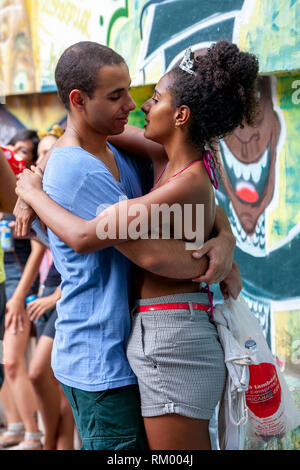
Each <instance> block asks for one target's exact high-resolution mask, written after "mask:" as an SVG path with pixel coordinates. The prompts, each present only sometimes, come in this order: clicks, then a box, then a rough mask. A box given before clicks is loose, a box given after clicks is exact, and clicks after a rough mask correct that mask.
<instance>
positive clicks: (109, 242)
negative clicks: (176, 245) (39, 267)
mask: <svg viewBox="0 0 300 470" xmlns="http://www.w3.org/2000/svg"><path fill="white" fill-rule="evenodd" d="M179 180H180V181H179ZM17 194H18V195H19V196H20V197H21V198H22V199H24V200H25V202H27V203H28V204H29V205H30V206H31V207H32V208H33V210H34V211H35V212H36V214H37V215H38V217H39V218H40V219H41V220H42V221H43V222H44V223H45V225H46V226H47V227H48V228H50V230H52V231H53V232H54V233H55V234H56V235H57V236H58V237H59V238H60V239H61V240H62V241H63V242H64V243H66V244H67V245H68V246H70V247H71V248H72V249H73V250H74V251H76V252H78V253H91V252H94V251H97V250H100V249H103V248H107V247H110V246H115V245H118V244H120V243H124V242H125V241H127V240H130V239H133V240H136V239H138V238H149V232H150V230H151V233H153V229H154V230H157V231H159V228H160V226H159V218H158V216H157V211H158V209H159V206H160V205H162V204H164V207H166V208H167V210H168V208H172V207H174V206H173V205H174V204H176V205H177V208H178V209H180V208H181V206H183V205H184V204H185V203H188V204H191V206H192V207H193V209H194V206H195V205H196V204H194V203H196V202H197V200H196V195H197V197H199V182H198V179H197V178H195V177H193V176H192V177H190V176H189V175H185V177H180V176H179V177H178V179H177V181H175V180H174V181H172V182H170V183H169V184H168V185H164V186H162V187H161V188H158V189H156V190H155V191H153V192H152V193H148V194H146V195H145V196H142V197H139V198H135V199H130V200H125V201H121V202H119V203H117V204H114V205H112V206H110V207H109V208H107V209H105V210H104V211H103V212H102V213H101V214H100V215H98V216H97V217H96V218H94V219H92V220H86V219H82V218H80V217H78V216H76V215H74V214H72V213H71V212H69V211H67V210H66V209H64V208H63V207H61V206H59V205H58V204H57V203H56V202H54V201H53V200H52V199H51V198H50V197H48V196H47V194H46V193H45V192H44V191H43V190H42V173H41V172H39V170H37V169H36V170H35V173H33V172H31V171H30V170H25V171H24V173H23V175H22V177H21V178H20V180H19V181H18V184H17ZM195 194H196V195H195ZM193 198H194V200H193ZM169 217H170V214H169ZM137 220H138V222H137ZM190 222H191V221H190ZM201 222H202V221H201ZM137 225H139V227H140V230H137ZM137 232H138V233H137ZM171 237H172V236H169V238H171ZM156 238H159V236H157V237H156ZM177 238H183V237H177Z"/></svg>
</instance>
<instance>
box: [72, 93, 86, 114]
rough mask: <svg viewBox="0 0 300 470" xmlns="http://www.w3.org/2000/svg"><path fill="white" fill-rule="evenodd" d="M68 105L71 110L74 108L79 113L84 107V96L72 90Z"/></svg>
mask: <svg viewBox="0 0 300 470" xmlns="http://www.w3.org/2000/svg"><path fill="white" fill-rule="evenodd" d="M69 100H70V105H71V107H73V108H76V109H77V110H78V111H81V110H82V108H83V106H84V96H83V93H82V91H80V90H72V91H71V93H70V95H69Z"/></svg>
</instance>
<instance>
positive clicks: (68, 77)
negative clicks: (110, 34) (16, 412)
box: [15, 42, 234, 450]
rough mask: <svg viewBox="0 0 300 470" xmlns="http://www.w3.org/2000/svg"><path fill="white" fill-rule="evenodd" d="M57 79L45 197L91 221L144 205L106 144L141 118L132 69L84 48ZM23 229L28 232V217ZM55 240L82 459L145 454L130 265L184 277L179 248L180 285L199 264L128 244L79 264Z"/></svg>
mask: <svg viewBox="0 0 300 470" xmlns="http://www.w3.org/2000/svg"><path fill="white" fill-rule="evenodd" d="M55 77H56V83H57V88H58V93H59V95H60V97H61V99H62V101H63V103H64V105H65V107H66V108H67V110H68V122H67V128H66V131H65V134H64V135H63V137H62V138H61V139H60V140H59V142H58V144H57V146H56V149H55V150H54V151H53V152H52V155H51V158H50V160H49V162H48V164H47V168H46V171H45V174H44V180H43V187H44V190H45V191H46V192H47V193H48V195H49V196H50V197H51V198H52V199H53V200H55V201H56V202H58V203H59V204H60V205H61V206H63V207H65V208H67V209H68V210H69V211H71V212H73V213H74V214H76V215H79V216H81V217H83V218H85V219H92V218H94V217H95V215H96V213H97V210H98V208H99V206H101V205H102V204H109V205H110V204H114V203H116V202H118V201H119V198H120V197H124V196H126V197H128V198H133V197H139V196H140V195H142V188H141V185H140V180H139V175H138V173H137V171H136V167H135V164H134V163H133V162H132V160H131V159H130V158H129V156H128V155H126V154H124V153H120V152H119V151H117V150H116V149H115V148H114V147H113V146H109V145H108V144H107V138H108V136H109V135H117V134H120V133H121V132H123V130H124V126H125V125H126V123H127V120H128V115H129V113H130V111H131V110H133V109H134V108H135V104H134V102H133V101H132V98H131V97H130V94H129V86H130V77H129V72H128V68H127V66H126V64H125V62H124V60H123V58H122V57H120V56H119V55H118V54H117V53H115V52H114V51H112V50H111V49H109V48H107V47H105V46H101V45H99V44H97V43H91V42H82V43H78V44H75V45H73V46H71V47H70V48H68V49H67V50H66V51H65V52H64V53H63V54H62V56H61V58H60V59H59V61H58V64H57V67H56V73H55ZM18 213H19V211H18V210H17V211H16V212H15V214H16V215H18ZM223 217H224V216H223V215H222V214H219V217H218V219H217V225H218V224H219V226H220V227H222V226H223V225H226V223H227V224H228V222H227V221H226V220H224V219H223ZM17 222H18V223H19V228H18V230H20V232H22V211H21V216H20V217H19V219H18V221H17ZM20 226H21V227H20ZM217 228H218V227H217ZM65 229H66V230H72V227H65ZM229 230H230V229H229ZM228 239H230V241H229V243H228V248H229V249H228V251H230V253H229V254H228V256H227V257H226V259H225V257H224V256H221V258H222V260H224V261H225V262H224V263H223V264H222V266H223V267H222V269H221V273H219V274H218V275H217V276H221V277H220V280H222V279H223V278H224V277H226V276H224V264H225V265H230V269H231V264H232V253H233V247H234V243H232V239H231V238H230V236H229V237H228ZM49 240H50V246H51V251H52V253H53V257H54V261H55V265H56V268H57V269H58V271H59V272H60V274H61V276H62V286H61V288H62V300H61V301H60V303H59V304H58V306H57V311H58V320H57V322H56V335H55V341H54V347H53V354H52V367H53V370H54V373H55V376H56V378H57V379H58V380H60V382H61V383H62V386H63V389H64V391H65V393H66V395H67V397H68V399H69V401H70V403H71V406H72V409H73V413H74V417H75V421H76V424H77V427H78V430H79V433H80V436H81V439H82V442H83V449H97V450H102V449H115V450H122V449H123V450H124V449H127V450H129V449H130V450H132V449H145V448H146V446H147V444H146V441H145V435H144V429H143V424H142V420H141V416H140V406H139V393H138V387H137V383H136V378H135V376H134V374H133V372H132V371H131V369H130V366H129V364H128V361H127V358H126V343H127V339H128V336H129V331H130V315H129V306H128V305H129V303H130V284H131V271H130V262H129V260H128V259H127V258H126V257H128V258H129V259H130V260H131V261H133V262H135V263H136V264H137V265H139V266H141V267H143V268H145V269H150V267H151V270H152V271H153V272H155V265H157V266H159V274H160V275H166V276H167V275H168V274H169V273H170V270H171V269H173V270H176V269H177V270H178V268H179V267H178V249H179V247H180V248H181V250H182V257H180V270H181V271H182V273H183V274H182V277H184V276H185V275H186V273H188V274H189V275H188V276H187V277H190V278H194V277H196V276H197V274H198V273H199V272H200V271H201V269H200V264H197V261H195V260H193V259H192V258H191V255H190V253H188V252H186V251H185V249H184V243H183V242H182V241H180V240H173V241H169V240H136V241H129V242H125V243H122V253H123V254H121V253H120V252H119V251H118V250H117V249H115V248H112V247H111V248H105V249H103V250H101V251H98V252H96V253H91V254H88V255H79V254H77V253H76V252H75V251H73V250H72V249H71V248H70V247H69V246H67V245H66V244H64V243H63V242H62V241H61V240H60V239H59V238H58V237H57V236H56V235H55V234H54V233H53V232H51V231H50V230H49ZM223 250H224V245H223ZM220 251H221V250H220ZM124 255H125V256H126V257H125V256H124ZM153 260H155V262H153ZM166 260H167V262H166ZM200 263H201V261H200ZM164 264H165V265H166V264H167V266H166V270H168V271H166V272H168V274H164V271H163V270H164ZM230 269H229V271H230ZM222 274H223V277H222ZM226 274H228V268H227V267H226Z"/></svg>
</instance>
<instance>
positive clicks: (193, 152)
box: [165, 142, 203, 173]
mask: <svg viewBox="0 0 300 470" xmlns="http://www.w3.org/2000/svg"><path fill="white" fill-rule="evenodd" d="M165 150H166V153H167V156H168V160H169V164H168V170H169V171H171V172H174V173H175V172H176V171H179V170H181V169H182V168H183V167H184V166H186V165H188V164H189V163H191V162H193V161H195V160H199V159H201V158H202V156H203V151H201V150H198V149H196V148H195V147H193V146H192V145H190V144H187V143H186V142H176V144H175V143H172V144H170V145H168V144H166V145H165Z"/></svg>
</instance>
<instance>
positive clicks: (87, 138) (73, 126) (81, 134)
mask: <svg viewBox="0 0 300 470" xmlns="http://www.w3.org/2000/svg"><path fill="white" fill-rule="evenodd" d="M107 138H108V136H107V135H105V134H100V133H97V132H95V131H93V130H92V129H91V128H89V127H88V126H85V125H84V124H83V125H82V124H80V125H78V123H77V122H76V121H75V122H74V120H72V118H71V117H70V116H68V121H67V127H66V131H65V133H64V135H63V137H62V138H61V142H60V147H68V146H71V145H76V146H78V147H81V148H83V149H84V150H86V151H87V152H89V153H91V154H92V155H95V157H98V158H99V157H101V156H103V155H105V154H106V153H107V152H108V151H109V150H108V147H107Z"/></svg>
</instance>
